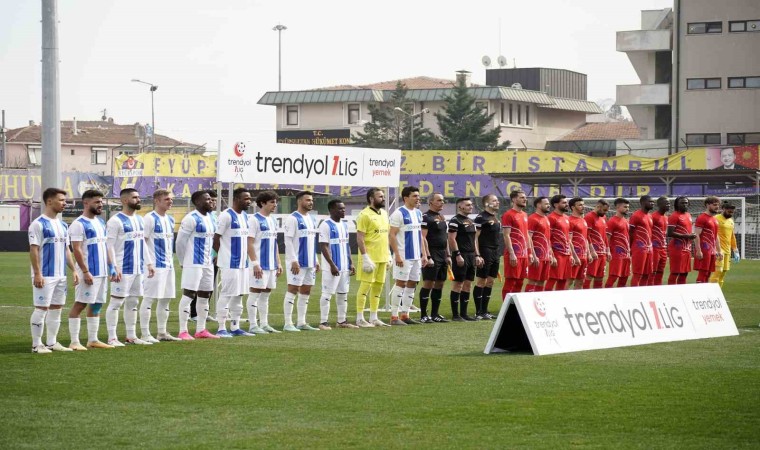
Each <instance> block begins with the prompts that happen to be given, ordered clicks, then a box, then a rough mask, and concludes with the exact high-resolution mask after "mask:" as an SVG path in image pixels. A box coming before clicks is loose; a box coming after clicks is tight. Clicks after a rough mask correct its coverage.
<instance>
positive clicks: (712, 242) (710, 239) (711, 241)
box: [694, 213, 718, 255]
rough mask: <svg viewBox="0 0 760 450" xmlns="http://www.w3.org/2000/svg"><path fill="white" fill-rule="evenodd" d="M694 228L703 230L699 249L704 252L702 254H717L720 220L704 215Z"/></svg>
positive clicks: (699, 218)
mask: <svg viewBox="0 0 760 450" xmlns="http://www.w3.org/2000/svg"><path fill="white" fill-rule="evenodd" d="M694 226H695V227H697V228H701V229H702V233H701V234H700V235H699V248H700V249H701V250H702V254H703V255H715V254H717V253H718V252H717V243H718V242H717V236H718V219H716V218H715V217H714V216H711V215H709V214H707V213H702V214H700V215H699V217H697V221H696V222H695V223H694Z"/></svg>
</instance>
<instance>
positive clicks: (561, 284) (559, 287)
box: [554, 280, 567, 291]
mask: <svg viewBox="0 0 760 450" xmlns="http://www.w3.org/2000/svg"><path fill="white" fill-rule="evenodd" d="M565 289H567V280H557V283H556V286H555V288H554V290H555V291H564V290H565Z"/></svg>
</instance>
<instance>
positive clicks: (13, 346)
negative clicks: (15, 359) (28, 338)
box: [0, 341, 32, 355]
mask: <svg viewBox="0 0 760 450" xmlns="http://www.w3.org/2000/svg"><path fill="white" fill-rule="evenodd" d="M31 350H32V344H31V343H29V344H28V345H27V344H24V343H23V342H22V341H12V342H3V343H0V355H3V354H14V353H29V352H31Z"/></svg>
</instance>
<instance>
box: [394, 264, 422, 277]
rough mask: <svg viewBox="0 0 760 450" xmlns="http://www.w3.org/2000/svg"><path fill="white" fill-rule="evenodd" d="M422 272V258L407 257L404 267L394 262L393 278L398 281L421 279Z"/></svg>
mask: <svg viewBox="0 0 760 450" xmlns="http://www.w3.org/2000/svg"><path fill="white" fill-rule="evenodd" d="M421 273H422V260H421V259H412V260H407V259H405V260H404V267H399V266H397V265H396V263H395V262H394V263H393V279H394V280H396V281H420V274H421Z"/></svg>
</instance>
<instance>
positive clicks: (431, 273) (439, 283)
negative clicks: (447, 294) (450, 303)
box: [420, 192, 451, 323]
mask: <svg viewBox="0 0 760 450" xmlns="http://www.w3.org/2000/svg"><path fill="white" fill-rule="evenodd" d="M443 204H444V200H443V194H441V193H440V192H433V193H432V194H431V195H430V197H428V205H429V209H428V211H427V212H426V213H425V214H423V215H422V224H421V226H422V237H423V238H425V240H426V241H427V245H428V251H429V252H430V259H431V261H428V265H427V266H425V267H423V269H422V289H420V315H421V317H420V322H421V323H434V322H439V323H441V322H448V320H446V318H445V317H443V316H442V315H441V314H440V312H439V308H440V306H441V297H442V295H443V283H444V282H446V276H447V274H448V267H449V266H450V265H451V254H450V253H449V243H448V235H447V231H448V224H446V218H445V217H443V214H441V210H443ZM430 300H432V308H431V311H430V315H429V316H428V315H427V306H428V302H429V301H430Z"/></svg>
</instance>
